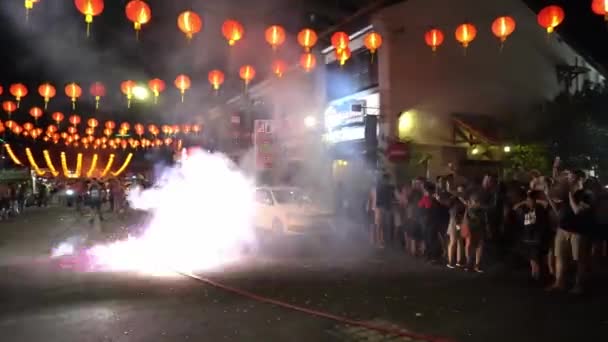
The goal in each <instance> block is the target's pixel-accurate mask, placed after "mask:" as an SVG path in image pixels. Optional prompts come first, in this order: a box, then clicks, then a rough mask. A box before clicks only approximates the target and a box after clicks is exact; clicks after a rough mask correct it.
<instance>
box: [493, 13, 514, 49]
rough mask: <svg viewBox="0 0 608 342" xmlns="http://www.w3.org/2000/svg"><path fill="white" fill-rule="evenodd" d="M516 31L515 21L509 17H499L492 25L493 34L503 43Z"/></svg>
mask: <svg viewBox="0 0 608 342" xmlns="http://www.w3.org/2000/svg"><path fill="white" fill-rule="evenodd" d="M513 31H515V19H513V18H511V17H509V16H503V17H498V18H496V19H495V20H494V22H493V23H492V33H494V35H495V36H496V37H497V38H498V39H500V42H501V43H504V42H505V40H507V37H509V36H510V35H511V33H513Z"/></svg>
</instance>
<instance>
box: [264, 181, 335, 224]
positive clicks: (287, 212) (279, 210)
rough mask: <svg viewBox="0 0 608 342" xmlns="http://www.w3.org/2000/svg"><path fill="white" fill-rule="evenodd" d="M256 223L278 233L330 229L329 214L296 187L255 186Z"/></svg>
mask: <svg viewBox="0 0 608 342" xmlns="http://www.w3.org/2000/svg"><path fill="white" fill-rule="evenodd" d="M255 201H256V215H255V222H256V226H257V227H258V228H260V229H263V230H267V231H272V232H273V233H278V234H314V235H317V234H320V235H324V234H328V233H330V232H332V231H333V230H334V224H333V213H332V212H331V211H329V210H327V209H325V208H323V207H322V205H320V204H317V203H315V202H313V201H312V200H311V199H310V197H308V196H307V195H305V194H304V192H303V191H302V190H301V189H299V188H294V187H258V188H257V189H256V193H255Z"/></svg>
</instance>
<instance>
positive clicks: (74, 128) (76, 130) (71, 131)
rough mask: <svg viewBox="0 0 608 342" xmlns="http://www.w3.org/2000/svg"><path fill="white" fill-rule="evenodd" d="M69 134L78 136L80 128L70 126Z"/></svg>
mask: <svg viewBox="0 0 608 342" xmlns="http://www.w3.org/2000/svg"><path fill="white" fill-rule="evenodd" d="M68 133H70V134H76V133H78V128H76V127H74V126H70V127H68Z"/></svg>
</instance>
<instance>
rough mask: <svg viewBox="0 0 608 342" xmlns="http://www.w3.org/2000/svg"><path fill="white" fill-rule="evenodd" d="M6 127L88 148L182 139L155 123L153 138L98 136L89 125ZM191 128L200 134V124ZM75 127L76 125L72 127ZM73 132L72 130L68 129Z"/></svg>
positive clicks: (155, 144) (151, 129)
mask: <svg viewBox="0 0 608 342" xmlns="http://www.w3.org/2000/svg"><path fill="white" fill-rule="evenodd" d="M5 127H6V128H8V129H9V130H10V131H11V132H12V133H13V134H15V135H20V136H22V137H25V138H31V139H32V140H34V141H36V140H37V139H38V138H39V137H42V140H43V141H44V142H48V143H53V144H64V145H65V146H71V147H80V146H81V145H82V147H84V148H88V147H89V146H91V147H93V148H94V149H97V148H101V149H106V148H113V149H117V148H119V147H122V148H123V149H124V148H125V147H126V145H127V144H129V145H130V146H131V147H132V148H138V147H141V148H148V147H162V146H171V145H172V144H173V143H175V142H177V143H178V144H180V145H181V142H182V140H181V139H178V138H177V135H176V134H175V132H174V131H173V130H172V128H171V127H168V128H167V127H165V126H163V131H164V132H166V133H164V137H161V136H159V135H160V130H159V129H158V127H157V126H155V125H149V126H148V129H149V132H150V133H151V135H152V137H151V138H146V137H144V135H145V132H144V130H142V131H141V132H138V133H139V134H138V136H139V138H138V139H135V138H122V137H118V136H117V137H114V138H112V137H111V134H105V133H106V132H107V130H108V129H105V130H104V135H100V136H96V135H95V134H94V128H92V127H87V128H86V129H85V133H84V134H83V135H80V134H78V133H77V132H75V133H69V132H61V133H59V132H57V130H56V127H55V126H53V125H49V126H48V127H47V130H46V132H45V131H43V129H42V128H39V127H34V126H33V125H32V124H31V123H25V124H23V125H18V124H17V123H15V122H13V121H6V122H5V123H1V122H0V133H3V132H5ZM188 127H189V129H190V130H191V131H189V133H190V132H192V133H194V134H198V133H199V132H200V126H196V125H192V126H188ZM70 128H74V127H70ZM68 131H71V132H73V131H72V130H68Z"/></svg>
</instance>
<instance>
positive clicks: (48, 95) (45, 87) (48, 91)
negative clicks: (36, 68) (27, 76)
mask: <svg viewBox="0 0 608 342" xmlns="http://www.w3.org/2000/svg"><path fill="white" fill-rule="evenodd" d="M38 94H40V96H42V98H43V99H44V109H46V108H47V106H48V104H49V101H50V100H51V99H52V98H53V97H55V95H56V94H57V91H56V90H55V87H53V86H52V85H51V84H50V83H43V84H41V85H40V86H39V87H38Z"/></svg>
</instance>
